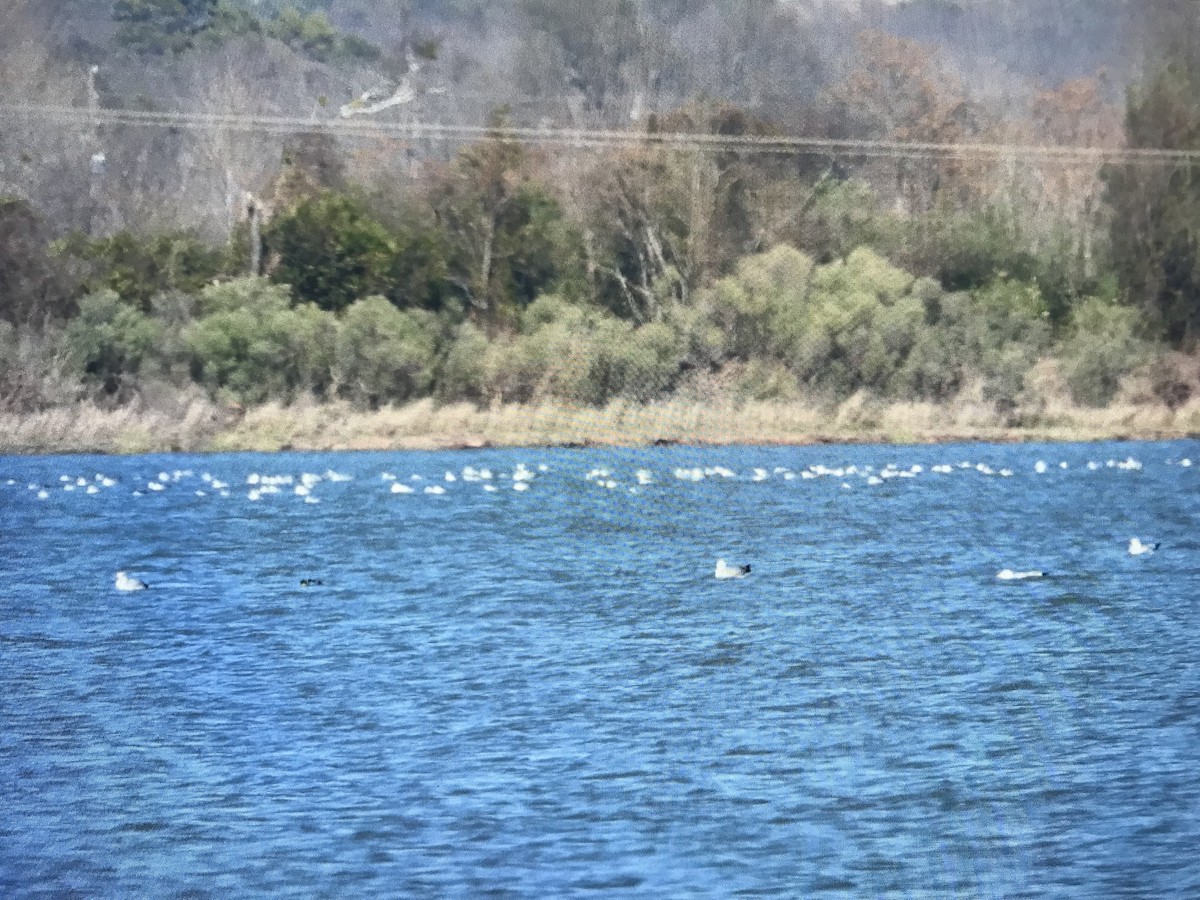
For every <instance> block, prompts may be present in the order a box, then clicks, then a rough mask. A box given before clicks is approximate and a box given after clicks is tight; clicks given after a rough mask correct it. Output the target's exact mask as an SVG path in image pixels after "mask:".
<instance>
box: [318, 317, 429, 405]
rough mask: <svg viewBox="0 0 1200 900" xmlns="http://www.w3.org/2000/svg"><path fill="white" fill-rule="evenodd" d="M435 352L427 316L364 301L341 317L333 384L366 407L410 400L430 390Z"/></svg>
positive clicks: (342, 393)
mask: <svg viewBox="0 0 1200 900" xmlns="http://www.w3.org/2000/svg"><path fill="white" fill-rule="evenodd" d="M436 352H437V326H436V322H435V320H434V317H433V315H432V314H431V313H429V312H426V311H424V310H399V309H397V308H396V307H395V306H393V305H392V304H391V303H390V302H388V300H386V299H385V298H383V297H368V298H366V299H365V300H359V301H358V302H357V303H355V304H353V305H352V306H350V307H349V308H348V309H347V310H346V311H345V312H344V313H342V317H341V321H340V322H339V323H338V332H337V348H336V356H335V362H334V367H333V377H334V382H335V383H336V384H337V385H338V392H339V393H340V394H341V395H342V396H344V397H348V398H349V399H351V400H354V401H356V402H359V403H366V404H369V405H370V406H378V405H379V404H380V403H383V402H388V401H403V400H409V399H411V398H413V397H418V396H422V395H424V394H426V393H428V392H429V390H430V388H431V387H432V384H433V371H434V359H435V354H436Z"/></svg>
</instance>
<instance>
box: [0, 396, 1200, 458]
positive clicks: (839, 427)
mask: <svg viewBox="0 0 1200 900" xmlns="http://www.w3.org/2000/svg"><path fill="white" fill-rule="evenodd" d="M1198 433H1200V399H1193V400H1191V401H1189V402H1188V403H1187V404H1185V405H1183V406H1180V407H1178V408H1175V409H1170V408H1168V407H1167V406H1165V405H1162V404H1157V403H1145V402H1134V401H1130V400H1124V401H1121V402H1117V403H1113V404H1111V405H1110V406H1107V407H1104V408H1099V409H1095V408H1090V407H1082V406H1077V405H1075V404H1072V403H1070V402H1069V401H1068V400H1066V399H1064V398H1063V397H1061V396H1051V397H1050V398H1048V399H1042V400H1041V401H1039V403H1038V404H1037V406H1036V407H1034V408H1032V409H1029V410H1021V411H1017V412H1016V413H1010V414H1008V415H1001V414H999V413H998V412H997V411H996V410H995V409H994V408H993V407H992V406H990V405H989V404H985V403H982V402H978V401H976V400H972V399H971V398H970V396H966V397H964V398H961V399H959V400H956V401H954V402H952V403H945V404H936V403H918V402H906V403H881V402H879V401H877V400H874V399H872V398H870V397H867V396H864V395H856V396H855V397H852V398H850V399H849V400H847V401H845V402H843V403H841V404H840V405H836V406H822V405H819V404H809V403H803V402H745V403H735V402H732V401H725V400H715V401H709V402H700V401H694V400H681V399H676V400H668V401H663V402H659V403H652V404H637V403H630V402H626V401H617V402H614V403H611V404H609V405H608V406H605V407H602V408H596V407H575V406H569V405H562V404H549V403H543V404H531V405H520V404H504V405H496V406H491V407H484V408H477V407H475V406H473V405H471V404H467V403H456V404H449V405H438V404H436V403H434V402H433V401H431V400H421V401H419V402H416V403H410V404H407V405H404V406H389V407H385V408H382V409H377V410H364V409H361V408H357V407H355V406H353V405H351V404H349V403H345V402H340V401H337V402H318V401H316V400H311V399H304V400H300V401H297V402H294V403H291V404H287V405H284V404H279V403H267V404H264V405H262V406H257V407H253V408H251V409H248V410H241V409H236V408H235V409H230V408H223V407H219V406H217V405H215V404H214V403H212V402H211V401H209V400H207V399H204V398H199V397H191V398H186V399H184V400H181V401H180V402H178V403H175V404H171V405H168V406H167V407H166V408H151V407H147V406H139V405H136V404H135V405H130V406H125V407H119V408H115V409H105V408H102V407H99V406H96V405H93V404H88V403H79V404H73V405H66V406H60V407H55V408H52V409H48V410H43V411H40V412H32V413H13V412H7V413H6V412H0V452H4V453H9V454H16V453H86V452H92V453H118V454H128V453H151V452H222V451H278V450H292V449H294V450H392V449H397V450H398V449H417V450H435V449H446V448H464V447H533V446H644V445H649V444H654V443H660V444H675V443H679V444H812V443H945V442H969V441H1004V442H1009V441H1093V440H1107V439H1170V438H1181V437H1186V436H1191V435H1196V434H1198Z"/></svg>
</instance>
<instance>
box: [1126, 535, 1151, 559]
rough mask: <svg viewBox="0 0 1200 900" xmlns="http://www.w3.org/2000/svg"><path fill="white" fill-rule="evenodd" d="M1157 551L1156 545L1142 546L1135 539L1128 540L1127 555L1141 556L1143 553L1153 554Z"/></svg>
mask: <svg viewBox="0 0 1200 900" xmlns="http://www.w3.org/2000/svg"><path fill="white" fill-rule="evenodd" d="M1157 549H1158V544H1157V543H1155V544H1143V543H1142V542H1141V541H1140V540H1138V539H1137V538H1130V539H1129V555H1130V556H1141V555H1142V554H1143V553H1153V552H1154V551H1155V550H1157Z"/></svg>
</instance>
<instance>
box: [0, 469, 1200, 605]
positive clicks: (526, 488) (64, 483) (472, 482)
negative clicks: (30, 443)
mask: <svg viewBox="0 0 1200 900" xmlns="http://www.w3.org/2000/svg"><path fill="white" fill-rule="evenodd" d="M1163 464H1164V465H1168V466H1177V467H1179V468H1181V469H1191V468H1192V467H1193V463H1192V460H1191V459H1189V458H1182V459H1168V460H1165V461H1164V463H1163ZM1070 468H1071V464H1069V463H1067V462H1065V461H1059V462H1056V463H1050V462H1047V461H1045V460H1037V461H1036V462H1034V463H1033V465H1032V467H1031V469H1030V470H1029V472H1031V473H1032V475H1033V476H1035V477H1037V476H1045V475H1048V474H1050V473H1051V472H1055V471H1057V472H1063V471H1066V470H1069V469H1070ZM1078 468H1079V469H1081V470H1083V471H1085V472H1097V471H1101V470H1115V471H1122V472H1138V471H1141V470H1142V469H1143V463H1142V462H1141V461H1140V460H1137V459H1135V458H1133V457H1132V456H1129V457H1126V458H1125V459H1123V460H1117V459H1107V460H1104V461H1099V460H1088V461H1087V462H1086V463H1083V464H1081V465H1079V466H1078ZM550 471H551V470H550V467H549V466H548V465H546V464H544V463H542V464H537V465H534V466H532V467H531V466H529V465H527V464H526V463H524V462H518V463H516V465H515V466H513V467H512V468H511V469H509V468H505V469H496V470H493V469H491V468H488V467H486V466H469V465H468V466H464V467H462V468H461V469H459V470H457V471H453V470H449V469H446V470H443V472H442V473H441V474H440V475H434V474H428V473H426V474H421V473H412V474H409V475H408V476H407V477H401V476H400V475H397V474H395V473H394V472H390V471H382V472H380V473H379V474H378V475H377V476H376V479H377V483H379V484H381V485H383V486H384V487H385V489H386V491H387V492H388V493H389V494H392V495H422V496H429V497H441V496H446V495H449V494H453V493H461V492H465V491H469V490H477V491H481V492H483V493H487V494H500V493H501V492H504V491H507V492H511V493H517V494H524V493H526V492H530V491H531V490H533V489H534V488H535V486H536V485H537V483H538V481H539V480H544V479H545V478H546V476H547V475H548V474H549V473H550ZM580 475H581V478H580V480H581V481H582V482H583V483H584V484H585V485H588V486H591V488H593V489H595V490H597V491H600V492H613V493H627V494H631V495H638V494H641V493H649V492H652V491H654V490H655V489H656V488H661V487H663V486H664V485H665V484H668V483H670V482H681V483H685V484H686V483H690V484H694V483H699V482H705V481H719V482H725V481H728V482H747V483H751V484H759V483H764V482H774V483H779V482H784V483H787V482H810V481H821V480H825V481H832V482H835V483H837V485H838V487H839V488H840V489H841V490H844V491H851V490H854V489H856V488H859V487H865V488H874V487H878V486H880V485H884V484H886V483H888V482H891V481H897V482H903V481H906V480H910V479H919V478H920V479H931V478H944V477H951V476H974V477H984V478H1001V479H1004V478H1014V477H1017V475H1018V473H1017V471H1016V470H1014V469H1013V468H1010V467H993V466H991V465H989V464H988V463H984V462H969V461H965V460H964V461H960V462H956V463H950V462H945V463H940V464H937V465H931V466H929V467H928V468H926V467H925V466H923V465H921V464H913V465H909V466H906V467H901V466H898V465H896V464H892V463H889V464H887V465H885V466H882V467H879V468H876V467H874V466H870V465H847V466H827V465H823V464H819V463H817V464H812V465H810V466H808V467H806V468H803V469H800V468H797V469H792V468H789V467H786V466H775V467H773V468H771V469H767V468H763V467H751V468H749V469H747V470H745V471H742V472H738V471H735V470H733V469H731V468H729V467H727V466H722V465H710V466H674V467H671V468H668V469H665V470H662V471H655V470H653V469H650V468H645V467H639V468H636V469H633V470H631V471H619V470H618V469H617V468H616V467H604V466H597V467H593V468H590V469H588V470H587V471H586V472H585V473H584V472H581V473H580ZM367 478H368V479H369V476H368V477H367ZM355 480H356V477H355V476H353V475H349V474H345V473H340V472H336V471H334V470H332V469H327V470H326V471H325V472H323V473H319V474H318V473H314V472H303V473H300V474H298V475H294V474H268V473H262V472H251V473H249V474H247V475H245V476H244V477H243V478H241V479H240V481H239V480H237V479H234V478H233V477H229V480H225V479H224V478H219V477H217V476H215V475H213V474H211V473H209V472H200V473H199V474H197V473H196V472H195V471H194V470H192V469H174V470H171V471H161V472H158V473H157V474H155V475H153V476H150V477H142V478H138V479H130V478H124V479H122V478H116V477H112V476H110V475H106V474H104V473H102V472H96V473H94V474H92V475H90V476H88V475H75V474H63V475H59V476H58V480H57V483H53V482H52V483H39V482H28V483H27V484H26V485H25V487H26V489H27V491H28V493H29V495H30V496H32V497H34V498H36V500H38V501H48V500H50V499H52V498H53V497H55V496H56V495H57V496H80V497H95V496H96V495H101V494H106V493H123V494H125V495H126V496H130V497H133V498H142V497H151V496H153V495H166V494H180V493H184V494H187V493H190V494H191V495H192V496H194V497H195V498H198V499H202V498H216V499H221V500H226V499H227V500H235V499H237V498H238V497H241V498H242V499H243V500H245V501H247V502H249V503H261V502H263V501H264V500H268V499H270V498H275V497H277V496H278V497H290V498H292V499H294V500H296V501H299V502H302V503H305V504H309V505H316V504H319V503H321V497H320V496H319V495H320V493H321V491H322V489H323V488H325V486H326V485H331V484H337V483H339V482H351V481H355ZM3 484H4V486H6V487H8V488H19V487H20V486H21V485H20V483H19V482H18V481H17V480H16V479H12V478H9V479H7V480H5V481H4V482H3ZM1158 548H1159V544H1158V543H1156V542H1146V541H1143V539H1142V538H1141V537H1137V536H1135V537H1132V538H1131V539H1130V541H1129V545H1128V548H1127V549H1128V553H1129V554H1130V555H1131V556H1149V555H1151V554H1153V553H1154V552H1155V551H1156V550H1158ZM749 573H750V566H749V565H729V564H727V563H726V562H725V560H724V559H720V560H718V561H717V565H716V569H715V571H714V575H715V577H716V578H717V579H720V580H727V579H737V578H744V577H745V576H746V575H748V574H749ZM1045 576H1046V573H1045V572H1042V571H1039V570H1020V569H1012V568H1004V569H1001V570H1000V571H999V572H997V573H996V578H997V579H998V580H1000V581H1025V580H1033V579H1039V578H1043V577H1045ZM115 586H116V588H117V590H121V591H134V590H144V589H145V588H146V587H147V585H146V583H145V582H143V581H141V580H140V579H137V578H135V577H132V576H130V575H128V574H126V573H125V572H118V573H116V576H115Z"/></svg>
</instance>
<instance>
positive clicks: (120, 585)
mask: <svg viewBox="0 0 1200 900" xmlns="http://www.w3.org/2000/svg"><path fill="white" fill-rule="evenodd" d="M114 582H115V584H116V588H117V590H118V591H144V590H145V589H146V588H148V587H150V585H148V584H146V582H144V581H142V579H140V578H133V577H132V576H129V575H126V574H125V573H124V572H118V573H117V574H116V578H115V579H114Z"/></svg>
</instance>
